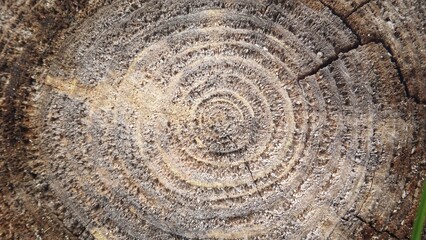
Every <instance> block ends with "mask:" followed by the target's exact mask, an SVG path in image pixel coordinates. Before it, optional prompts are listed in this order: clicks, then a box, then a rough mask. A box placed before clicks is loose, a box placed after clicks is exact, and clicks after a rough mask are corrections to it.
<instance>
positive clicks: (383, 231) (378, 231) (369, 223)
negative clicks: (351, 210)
mask: <svg viewBox="0 0 426 240" xmlns="http://www.w3.org/2000/svg"><path fill="white" fill-rule="evenodd" d="M354 217H355V218H356V219H358V220H359V221H361V222H362V223H364V224H365V225H367V226H369V227H370V228H371V229H373V230H374V231H375V232H377V233H380V234H384V233H387V234H388V235H389V236H391V237H393V238H396V239H400V238H399V237H398V236H396V235H395V233H392V232H390V231H389V230H379V229H377V228H376V227H375V226H374V225H373V223H371V222H367V221H365V220H364V219H363V218H362V217H360V216H359V215H354Z"/></svg>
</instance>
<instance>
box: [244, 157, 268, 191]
mask: <svg viewBox="0 0 426 240" xmlns="http://www.w3.org/2000/svg"><path fill="white" fill-rule="evenodd" d="M244 164H245V165H246V168H247V170H248V171H249V173H250V177H251V179H252V180H253V184H254V186H255V187H256V192H257V194H259V197H261V198H263V196H262V194H261V193H260V191H259V188H258V187H257V183H256V180H255V179H254V177H253V172H252V171H251V169H250V165H249V163H248V162H245V163H244Z"/></svg>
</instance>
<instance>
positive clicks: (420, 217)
mask: <svg viewBox="0 0 426 240" xmlns="http://www.w3.org/2000/svg"><path fill="white" fill-rule="evenodd" d="M425 218H426V180H425V181H424V182H423V191H422V197H421V199H420V204H419V207H418V209H417V216H416V220H415V221H414V228H413V235H412V238H411V239H413V240H420V239H421V237H422V233H423V229H424V225H425Z"/></svg>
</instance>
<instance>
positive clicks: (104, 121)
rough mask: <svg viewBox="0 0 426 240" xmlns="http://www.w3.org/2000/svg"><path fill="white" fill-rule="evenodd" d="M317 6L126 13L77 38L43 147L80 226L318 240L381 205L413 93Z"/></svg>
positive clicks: (58, 60)
mask: <svg viewBox="0 0 426 240" xmlns="http://www.w3.org/2000/svg"><path fill="white" fill-rule="evenodd" d="M310 2H312V1H307V2H306V3H305V2H303V1H286V2H285V3H267V2H260V1H251V0H247V1H211V0H208V1H207V0H206V1H117V2H116V3H114V4H112V5H110V6H108V7H105V8H103V9H101V10H100V11H99V12H98V13H97V14H96V15H95V16H93V17H92V18H89V19H87V20H85V22H83V23H81V24H80V25H79V26H78V27H77V28H75V30H74V31H73V32H72V34H71V35H70V36H67V37H66V39H65V40H64V44H63V48H62V50H61V51H60V52H59V53H58V54H56V56H55V58H54V59H52V60H51V62H50V63H49V64H50V66H49V67H50V68H49V71H48V72H47V73H46V77H45V80H44V86H43V87H42V94H40V99H41V101H40V102H42V103H43V104H41V106H40V108H41V109H42V111H41V112H42V113H43V114H42V118H43V119H44V120H43V121H44V124H43V126H42V128H43V133H44V135H43V137H42V138H41V142H40V144H43V145H46V146H49V147H48V148H45V149H51V150H49V151H45V152H43V153H42V155H43V156H44V157H45V158H46V159H48V162H49V164H50V166H51V170H52V171H51V176H50V179H51V185H52V186H53V188H54V189H55V191H56V192H57V193H58V196H61V198H62V201H63V202H64V203H65V204H66V205H68V206H72V207H73V208H74V209H76V210H75V212H74V215H75V218H76V219H77V221H78V222H80V223H82V224H83V225H84V226H85V227H86V228H87V229H89V230H90V231H91V233H92V234H93V236H95V237H96V236H98V237H99V236H100V237H99V238H100V239H102V236H104V237H108V238H109V237H117V238H131V237H133V238H138V239H167V238H168V237H170V238H172V237H173V236H174V237H177V236H179V237H185V238H226V239H231V238H247V237H249V238H251V237H257V238H259V239H260V238H265V239H271V238H276V239H278V238H282V237H286V238H300V237H302V238H304V237H309V238H323V237H327V236H330V235H331V234H332V233H333V234H336V233H335V231H337V230H336V229H339V228H338V227H336V226H337V225H338V222H339V220H340V219H341V218H344V217H345V216H347V214H348V213H351V212H359V211H360V209H362V208H365V207H369V209H374V206H373V205H374V203H375V202H376V200H377V199H378V198H379V197H380V190H379V189H378V190H377V191H374V192H373V193H370V192H369V191H370V190H371V182H370V180H369V179H371V177H372V176H373V175H374V174H377V175H379V176H380V171H384V170H386V169H388V168H389V163H388V162H387V161H386V159H388V155H387V154H391V153H389V152H387V151H385V150H384V149H386V148H387V147H389V146H391V145H392V144H394V142H392V141H393V140H390V139H391V138H389V135H388V134H389V132H388V130H389V129H392V128H391V127H390V126H395V125H398V124H406V123H405V120H403V116H400V115H399V113H397V107H396V106H397V104H398V103H397V102H395V103H392V102H389V101H388V100H387V99H391V98H387V97H386V96H390V95H392V96H400V97H399V99H400V102H402V101H404V99H403V98H404V93H403V87H401V84H400V82H399V81H398V77H397V72H396V70H395V69H394V66H393V63H392V62H391V59H390V58H389V56H388V54H387V51H386V49H385V48H383V47H382V46H381V45H380V44H374V43H371V44H366V45H361V46H358V45H359V43H358V41H357V40H356V37H355V36H354V35H353V34H352V32H351V31H350V30H349V29H348V28H347V27H346V26H345V25H344V23H343V22H342V21H341V20H340V19H338V18H337V17H335V16H334V15H333V14H332V13H331V11H329V10H328V9H327V8H325V7H323V6H322V5H320V4H313V3H310ZM339 53H341V54H340V55H339ZM370 59H375V61H374V62H372V61H370ZM397 98H398V97H397ZM394 99H395V97H394ZM407 126H408V125H407ZM401 129H402V128H401ZM404 129H405V130H404V131H402V130H400V128H393V132H392V134H397V135H398V136H399V137H400V138H401V139H407V138H408V137H407V136H409V135H410V133H411V132H412V131H414V130H413V129H411V128H409V127H407V128H404ZM385 130H386V131H385ZM392 139H393V138H392ZM376 143H377V144H376ZM377 179H379V180H377ZM376 181H380V177H377V178H376ZM355 193H356V194H355ZM395 203H396V200H395V202H392V201H389V203H388V204H389V205H392V204H395ZM384 214H388V213H387V212H384Z"/></svg>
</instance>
